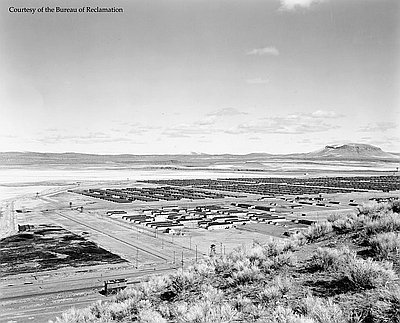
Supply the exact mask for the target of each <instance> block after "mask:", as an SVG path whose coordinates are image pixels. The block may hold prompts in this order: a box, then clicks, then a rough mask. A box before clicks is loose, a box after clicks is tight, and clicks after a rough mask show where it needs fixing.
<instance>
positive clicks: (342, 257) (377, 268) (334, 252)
mask: <svg viewBox="0 0 400 323" xmlns="http://www.w3.org/2000/svg"><path fill="white" fill-rule="evenodd" d="M310 264H311V266H312V267H313V268H316V269H323V270H328V271H330V272H332V273H334V274H335V276H336V277H337V278H338V279H346V280H347V281H348V282H349V283H350V286H351V287H352V288H354V289H369V288H376V287H379V286H383V285H385V284H386V283H389V282H392V281H394V280H395V279H396V274H395V272H394V271H393V269H392V264H391V263H387V262H377V261H373V260H372V259H367V260H364V259H361V258H357V257H356V254H355V253H354V252H352V251H350V250H349V249H348V248H343V249H340V250H338V249H330V248H319V249H318V250H317V251H316V252H315V254H314V255H313V257H312V258H311V262H310Z"/></svg>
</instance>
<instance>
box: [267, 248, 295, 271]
mask: <svg viewBox="0 0 400 323" xmlns="http://www.w3.org/2000/svg"><path fill="white" fill-rule="evenodd" d="M271 260H272V264H271V265H270V266H271V268H273V269H284V268H286V267H293V266H295V265H296V264H297V259H296V257H295V256H294V255H293V253H292V252H287V253H283V254H280V255H277V256H275V257H272V259H271Z"/></svg>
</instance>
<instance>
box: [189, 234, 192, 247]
mask: <svg viewBox="0 0 400 323" xmlns="http://www.w3.org/2000/svg"><path fill="white" fill-rule="evenodd" d="M189 249H190V250H192V236H189Z"/></svg>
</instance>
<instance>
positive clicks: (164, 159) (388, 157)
mask: <svg viewBox="0 0 400 323" xmlns="http://www.w3.org/2000/svg"><path fill="white" fill-rule="evenodd" d="M267 159H305V160H371V161H373V160H384V161H393V162H395V161H400V154H397V153H388V152H385V151H383V150H382V149H381V148H379V147H375V146H372V145H366V144H356V143H349V144H344V145H328V146H325V148H323V149H320V150H317V151H314V152H310V153H297V154H283V155H282V154H281V155H274V154H267V153H252V154H246V155H233V154H219V155H210V154H190V155H132V154H121V155H97V154H82V153H38V152H0V165H4V166H18V165H20V166H22V165H32V166H35V165H37V166H40V165H71V166H73V165H93V166H95V165H102V166H104V165H110V166H115V165H123V166H128V165H133V166H134V165H148V166H150V167H151V166H155V167H156V166H158V167H159V166H174V165H176V166H185V167H207V166H209V165H214V164H221V163H226V162H229V163H232V164H235V163H243V162H246V163H257V162H259V161H261V160H267Z"/></svg>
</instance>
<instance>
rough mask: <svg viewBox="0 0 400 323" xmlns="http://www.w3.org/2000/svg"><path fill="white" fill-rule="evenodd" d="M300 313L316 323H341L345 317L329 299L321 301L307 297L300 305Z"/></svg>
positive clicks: (344, 320)
mask: <svg viewBox="0 0 400 323" xmlns="http://www.w3.org/2000/svg"><path fill="white" fill-rule="evenodd" d="M300 311H301V312H302V314H303V315H305V316H306V317H309V318H311V319H313V320H314V322H318V323H343V322H346V318H345V315H344V314H343V311H342V310H341V308H340V307H339V305H337V304H334V303H333V301H332V300H331V299H327V300H323V299H321V298H318V297H313V296H307V297H306V298H305V299H304V300H303V302H302V304H301V305H300Z"/></svg>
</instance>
